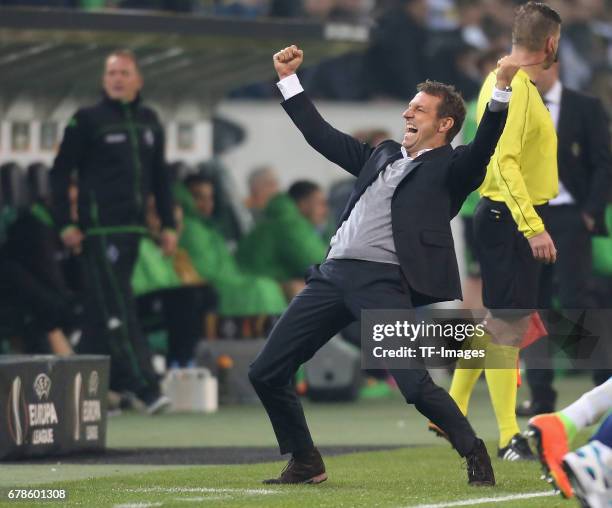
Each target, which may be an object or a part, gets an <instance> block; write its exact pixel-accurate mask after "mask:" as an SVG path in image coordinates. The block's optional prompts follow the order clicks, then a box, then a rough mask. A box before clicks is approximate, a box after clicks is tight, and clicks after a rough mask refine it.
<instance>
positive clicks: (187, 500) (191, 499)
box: [174, 496, 232, 503]
mask: <svg viewBox="0 0 612 508" xmlns="http://www.w3.org/2000/svg"><path fill="white" fill-rule="evenodd" d="M220 499H232V496H206V497H175V498H174V500H175V501H181V502H183V503H202V502H207V501H219V500H220Z"/></svg>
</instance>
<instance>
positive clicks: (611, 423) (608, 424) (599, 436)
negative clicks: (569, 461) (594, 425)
mask: <svg viewBox="0 0 612 508" xmlns="http://www.w3.org/2000/svg"><path fill="white" fill-rule="evenodd" d="M591 441H599V442H600V443H603V444H605V445H606V446H607V447H609V448H612V413H609V414H608V416H607V418H606V419H605V420H604V421H603V423H602V424H601V426H600V427H599V429H597V432H595V434H593V437H592V438H591Z"/></svg>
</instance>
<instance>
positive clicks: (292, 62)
mask: <svg viewBox="0 0 612 508" xmlns="http://www.w3.org/2000/svg"><path fill="white" fill-rule="evenodd" d="M303 60H304V52H303V51H302V50H301V49H299V48H298V47H297V46H289V47H286V48H285V49H282V50H281V51H279V52H278V53H275V54H274V57H273V61H274V68H275V70H276V72H277V73H278V78H279V80H280V81H279V82H278V88H279V90H280V91H281V93H282V94H283V98H284V99H285V100H284V101H283V103H282V106H283V108H284V109H285V111H286V112H287V114H288V115H289V116H290V117H291V120H293V123H294V124H295V125H296V126H297V128H298V129H300V131H301V133H302V134H303V135H304V138H305V139H306V141H307V142H308V144H309V145H310V146H312V147H313V148H314V149H315V150H316V151H317V152H319V153H320V154H321V155H323V156H324V157H325V158H327V159H328V160H330V161H331V162H333V163H335V164H338V166H340V167H341V168H343V169H345V170H346V171H348V172H349V173H351V174H353V175H355V176H357V175H359V172H360V171H361V168H362V167H363V165H364V164H365V163H366V161H367V160H368V158H369V157H370V155H371V154H372V151H373V149H372V148H371V147H370V146H369V145H367V144H365V143H361V142H359V141H358V140H356V139H355V138H353V137H352V136H349V135H348V134H345V133H344V132H341V131H339V130H338V129H335V128H334V127H332V126H331V125H330V124H329V123H327V122H326V121H325V120H324V119H323V117H322V116H321V115H320V114H319V112H318V111H317V109H316V108H315V106H314V104H313V103H312V102H311V101H310V99H309V98H308V97H307V96H306V94H305V93H304V90H303V88H302V86H301V84H300V81H299V79H298V77H297V75H296V74H295V72H296V71H297V69H298V68H299V66H300V65H301V64H302V61H303Z"/></svg>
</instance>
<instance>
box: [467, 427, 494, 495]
mask: <svg viewBox="0 0 612 508" xmlns="http://www.w3.org/2000/svg"><path fill="white" fill-rule="evenodd" d="M465 460H466V462H467V472H468V484H469V485H474V486H475V487H492V486H493V485H495V473H493V466H492V465H491V457H489V452H487V447H486V446H485V444H484V442H483V440H482V439H478V440H477V441H476V444H475V445H474V448H473V449H472V451H471V452H470V453H469V454H468V455H466V457H465Z"/></svg>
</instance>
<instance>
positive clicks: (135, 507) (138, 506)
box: [113, 503, 162, 508]
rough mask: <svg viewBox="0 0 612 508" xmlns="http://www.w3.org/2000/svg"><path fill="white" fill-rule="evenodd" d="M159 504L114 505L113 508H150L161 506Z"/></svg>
mask: <svg viewBox="0 0 612 508" xmlns="http://www.w3.org/2000/svg"><path fill="white" fill-rule="evenodd" d="M161 505H162V504H161V503H128V504H116V505H113V508H152V507H154V506H161Z"/></svg>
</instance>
